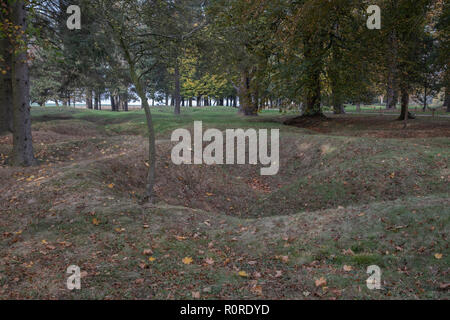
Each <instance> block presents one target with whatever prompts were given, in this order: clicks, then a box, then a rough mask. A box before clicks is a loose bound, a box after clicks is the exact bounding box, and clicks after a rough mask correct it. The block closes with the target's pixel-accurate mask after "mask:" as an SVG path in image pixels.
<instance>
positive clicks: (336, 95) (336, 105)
mask: <svg viewBox="0 0 450 320" xmlns="http://www.w3.org/2000/svg"><path fill="white" fill-rule="evenodd" d="M336 87H337V85H336V84H335V86H333V90H332V91H333V93H332V101H333V112H334V114H344V113H345V109H344V104H343V103H342V96H341V93H340V92H339V89H337V88H336Z"/></svg>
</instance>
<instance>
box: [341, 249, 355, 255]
mask: <svg viewBox="0 0 450 320" xmlns="http://www.w3.org/2000/svg"><path fill="white" fill-rule="evenodd" d="M343 253H344V255H346V256H354V255H355V253H354V252H353V250H352V249H348V250H344V252H343Z"/></svg>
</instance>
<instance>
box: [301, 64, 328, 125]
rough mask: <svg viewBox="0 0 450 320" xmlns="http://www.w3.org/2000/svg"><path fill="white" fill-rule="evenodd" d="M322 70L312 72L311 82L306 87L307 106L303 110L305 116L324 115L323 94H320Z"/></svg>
mask: <svg viewBox="0 0 450 320" xmlns="http://www.w3.org/2000/svg"><path fill="white" fill-rule="evenodd" d="M320 88H321V86H320V72H313V73H311V74H310V83H309V85H308V86H307V87H306V88H305V89H306V106H305V110H304V111H303V115H304V116H308V117H315V116H323V114H322V109H321V105H320V103H321V95H320Z"/></svg>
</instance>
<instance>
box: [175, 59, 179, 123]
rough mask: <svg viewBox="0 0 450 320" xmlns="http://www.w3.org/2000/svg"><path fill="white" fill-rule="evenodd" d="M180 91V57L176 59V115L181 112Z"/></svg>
mask: <svg viewBox="0 0 450 320" xmlns="http://www.w3.org/2000/svg"><path fill="white" fill-rule="evenodd" d="M180 91H181V86H180V65H179V62H178V58H177V59H176V61H175V94H174V98H175V103H174V104H175V109H174V113H175V114H176V115H179V114H181V108H180V106H181V95H180Z"/></svg>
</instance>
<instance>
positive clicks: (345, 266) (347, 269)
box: [344, 265, 353, 272]
mask: <svg viewBox="0 0 450 320" xmlns="http://www.w3.org/2000/svg"><path fill="white" fill-rule="evenodd" d="M352 270H353V267H352V266H347V265H344V271H345V272H350V271H352Z"/></svg>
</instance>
